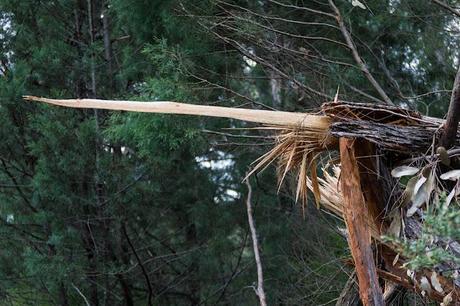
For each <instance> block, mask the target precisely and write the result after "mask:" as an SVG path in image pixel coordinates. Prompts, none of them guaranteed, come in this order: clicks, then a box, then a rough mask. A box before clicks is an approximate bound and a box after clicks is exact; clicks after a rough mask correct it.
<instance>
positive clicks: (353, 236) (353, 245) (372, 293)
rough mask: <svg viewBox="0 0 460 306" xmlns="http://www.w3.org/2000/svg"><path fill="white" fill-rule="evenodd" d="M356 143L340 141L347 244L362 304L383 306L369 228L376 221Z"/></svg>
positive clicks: (351, 140) (344, 139) (342, 139)
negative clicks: (367, 199) (364, 186)
mask: <svg viewBox="0 0 460 306" xmlns="http://www.w3.org/2000/svg"><path fill="white" fill-rule="evenodd" d="M354 142H355V140H354V139H348V138H341V139H340V162H341V166H342V174H343V173H346V174H347V175H346V178H345V177H342V178H341V179H340V185H341V187H342V190H341V191H342V194H343V199H344V203H343V207H344V209H343V214H344V218H345V224H346V225H347V229H348V235H349V236H348V240H349V242H348V244H349V246H350V250H351V254H352V256H353V260H354V263H355V268H356V275H357V277H358V283H359V295H360V297H361V300H362V302H363V304H364V305H382V306H383V305H384V302H383V294H382V289H381V288H380V286H379V281H378V275H377V269H376V266H375V262H374V255H373V251H372V245H371V230H370V226H369V225H368V223H369V222H373V220H372V217H371V216H370V214H369V212H368V208H367V206H366V202H365V201H364V195H363V191H362V188H361V179H360V175H359V168H358V162H357V160H356V156H355V145H354Z"/></svg>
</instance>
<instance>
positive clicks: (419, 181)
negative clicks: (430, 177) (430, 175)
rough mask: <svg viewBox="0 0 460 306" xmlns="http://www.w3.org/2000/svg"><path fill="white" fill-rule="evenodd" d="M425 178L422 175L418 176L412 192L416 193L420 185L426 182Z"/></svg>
mask: <svg viewBox="0 0 460 306" xmlns="http://www.w3.org/2000/svg"><path fill="white" fill-rule="evenodd" d="M426 180H427V178H426V177H424V176H422V177H420V178H419V179H418V180H417V183H415V186H414V194H417V192H418V191H419V189H420V187H422V185H423V184H424V183H425V182H426Z"/></svg>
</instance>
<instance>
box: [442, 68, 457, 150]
mask: <svg viewBox="0 0 460 306" xmlns="http://www.w3.org/2000/svg"><path fill="white" fill-rule="evenodd" d="M459 121H460V66H459V69H458V71H457V75H456V76H455V81H454V86H453V88H452V95H451V97H450V104H449V110H448V111H447V119H446V123H445V124H444V131H443V132H442V135H441V145H442V146H443V147H445V148H446V149H449V148H450V147H451V146H452V145H454V144H455V140H456V135H457V128H458V122H459Z"/></svg>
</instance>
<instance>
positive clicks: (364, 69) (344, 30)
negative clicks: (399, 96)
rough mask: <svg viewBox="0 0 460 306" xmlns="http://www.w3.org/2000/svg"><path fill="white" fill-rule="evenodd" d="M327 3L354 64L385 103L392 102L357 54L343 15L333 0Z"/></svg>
mask: <svg viewBox="0 0 460 306" xmlns="http://www.w3.org/2000/svg"><path fill="white" fill-rule="evenodd" d="M329 5H330V6H331V8H332V9H333V11H334V13H335V19H336V20H337V23H338V25H339V27H340V31H341V32H342V35H343V37H344V39H345V41H346V43H347V45H348V47H349V48H350V50H351V53H352V54H353V58H354V59H355V61H356V64H357V65H358V66H359V68H360V69H361V71H362V72H363V73H364V75H365V76H366V78H367V79H368V80H369V82H370V83H371V84H372V86H373V87H374V88H375V90H377V92H378V93H379V95H380V97H381V98H382V99H383V101H385V103H387V104H393V102H392V101H391V99H390V97H388V95H387V94H386V93H385V91H384V90H383V88H382V87H381V86H380V85H379V83H378V82H377V80H376V79H375V78H374V77H373V76H372V74H371V73H370V71H369V69H367V66H366V64H365V63H364V62H363V60H362V58H361V56H360V55H359V52H358V49H357V48H356V45H355V43H354V41H353V38H352V37H351V35H350V32H348V29H347V26H346V25H345V23H344V22H343V17H342V14H341V13H340V10H339V8H338V7H337V6H336V5H335V4H334V1H333V0H329Z"/></svg>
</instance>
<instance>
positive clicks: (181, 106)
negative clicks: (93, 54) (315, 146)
mask: <svg viewBox="0 0 460 306" xmlns="http://www.w3.org/2000/svg"><path fill="white" fill-rule="evenodd" d="M24 99H25V100H29V101H38V102H44V103H48V104H53V105H59V106H65V107H72V108H97V109H111V110H124V111H132V112H145V113H162V114H183V115H196V116H209V117H221V118H232V119H238V120H243V121H250V122H257V123H264V124H273V125H292V126H294V125H295V126H302V127H306V128H313V129H318V130H327V129H328V128H329V124H330V122H329V118H328V117H326V116H319V115H310V114H303V113H294V112H278V111H268V110H256V109H245V108H230V107H222V106H208V105H195V104H185V103H177V102H169V101H157V102H138V101H137V102H136V101H113V100H97V99H67V100H59V99H48V98H40V97H34V96H24Z"/></svg>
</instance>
